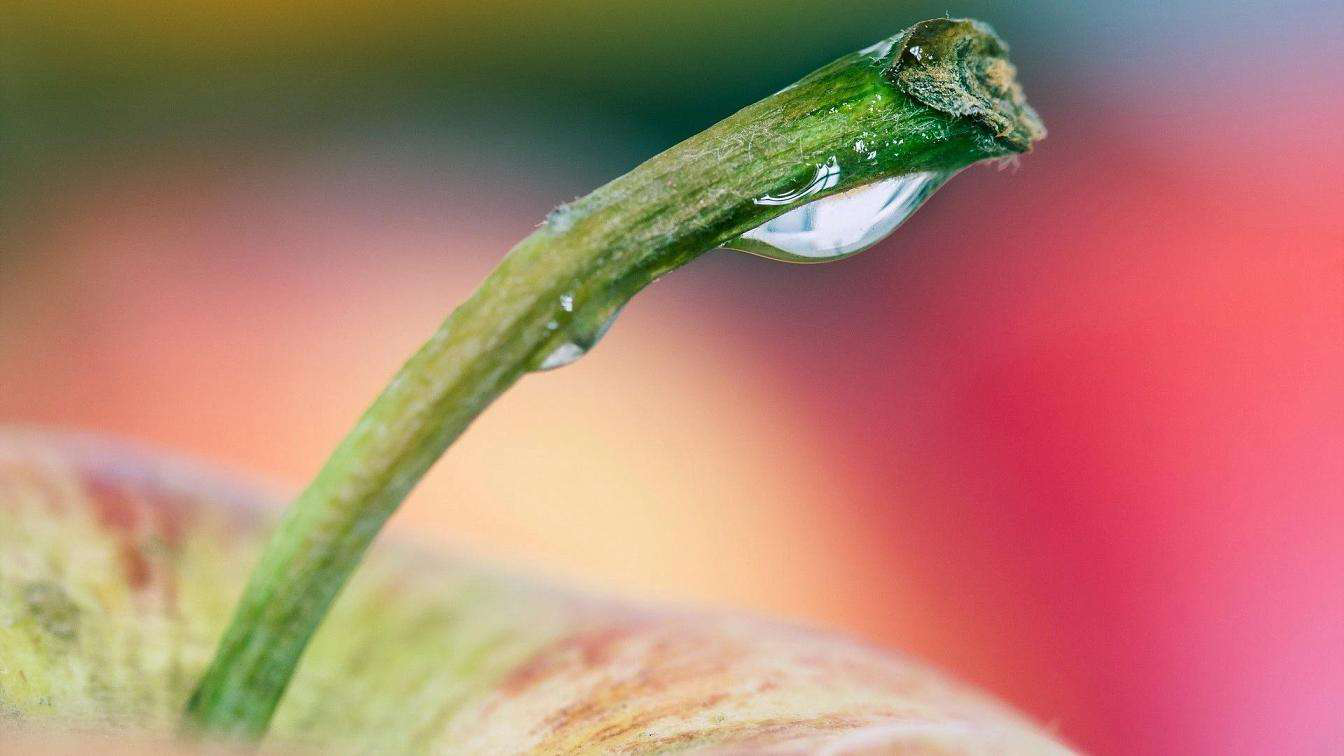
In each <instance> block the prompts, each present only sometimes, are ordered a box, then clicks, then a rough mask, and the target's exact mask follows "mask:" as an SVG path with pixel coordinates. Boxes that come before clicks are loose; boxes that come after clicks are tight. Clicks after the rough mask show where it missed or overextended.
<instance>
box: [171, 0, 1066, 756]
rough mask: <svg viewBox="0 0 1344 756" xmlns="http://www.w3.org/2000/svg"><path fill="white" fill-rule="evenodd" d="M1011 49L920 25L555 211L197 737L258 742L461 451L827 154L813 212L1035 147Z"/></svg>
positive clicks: (423, 351) (429, 385) (229, 646)
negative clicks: (518, 387) (412, 504)
mask: <svg viewBox="0 0 1344 756" xmlns="http://www.w3.org/2000/svg"><path fill="white" fill-rule="evenodd" d="M916 47H919V48H920V50H919V54H917V53H916V51H915V48H916ZM924 49H928V50H930V51H931V52H932V53H933V55H932V56H931V58H932V59H931V60H927V61H926V60H923V59H922V53H923V51H924ZM1005 50H1006V48H1005V46H1004V45H1003V43H1002V41H1000V40H999V39H998V37H997V36H995V35H994V33H993V31H992V30H990V29H989V27H988V26H986V25H984V24H981V23H979V22H973V21H965V20H957V19H934V20H932V21H925V22H921V23H919V24H915V25H914V26H912V27H910V28H909V29H906V30H905V31H903V32H901V33H900V34H897V35H896V36H894V37H891V38H889V39H887V40H884V41H883V42H881V43H878V44H876V45H873V46H871V47H869V48H866V49H865V50H861V51H859V52H856V53H853V54H850V55H847V56H845V57H843V58H841V59H839V60H837V61H835V62H834V63H831V64H830V65H827V66H825V67H823V68H821V69H819V70H818V71H816V72H814V73H812V74H810V75H808V76H806V77H805V78H803V79H802V80H800V81H799V82H798V83H796V84H794V85H793V86H791V87H789V88H787V89H785V90H783V91H781V92H779V93H777V94H775V95H772V96H770V97H767V98H766V99H764V100H761V101H760V102H758V103H756V104H754V105H751V106H749V107H747V108H745V109H744V110H742V111H740V112H738V113H737V114H735V115H733V116H730V117H729V118H727V119H725V120H724V121H722V122H720V123H718V124H716V125H714V126H712V127H710V128H709V129H707V130H705V131H703V132H701V133H700V134H698V135H696V136H694V137H691V138H690V139H688V140H686V141H684V142H682V143H680V144H678V145H676V146H674V147H672V148H671V149H669V150H667V151H666V152H663V153H662V154H660V155H657V156H655V157H654V158H652V159H650V160H648V161H647V162H645V163H643V164H642V165H640V166H638V167H637V168H635V169H634V170H632V171H631V172H630V173H628V174H626V175H624V176H622V177H620V178H618V179H616V180H614V181H612V182H611V183H609V184H606V185H605V186H603V187H601V188H599V189H597V190H596V191H594V192H592V193H591V194H589V195H588V196H586V197H583V198H582V199H579V200H576V201H575V202H573V203H570V204H567V205H563V206H561V207H559V208H557V209H556V210H555V211H554V212H552V213H551V214H550V215H549V216H547V219H546V221H545V222H544V223H543V224H542V225H541V227H539V228H538V230H537V231H536V232H534V233H533V234H532V235H530V236H529V237H527V238H526V239H524V240H523V241H522V242H520V243H519V244H518V245H517V246H515V247H514V248H513V249H512V250H511V251H510V252H509V253H508V255H507V256H506V257H505V258H504V260H503V261H502V262H501V263H500V265H499V266H498V267H497V268H496V269H495V270H494V272H492V273H491V274H490V276H489V277H488V278H487V279H486V280H485V282H484V283H483V284H482V285H481V287H480V288H479V289H478V290H477V291H476V293H475V294H473V295H472V296H471V298H470V299H468V300H467V301H466V302H464V303H463V304H462V305H461V306H459V307H458V308H457V309H456V310H454V311H453V313H452V314H451V315H449V317H448V318H447V320H445V321H444V323H443V325H442V326H440V328H439V329H438V331H437V332H435V334H434V335H433V336H432V337H431V338H430V339H429V341H428V342H426V343H425V344H424V346H422V347H421V348H420V350H419V351H417V352H416V353H415V354H414V355H413V356H412V357H411V358H410V360H409V361H408V362H407V363H406V364H405V365H404V366H403V367H402V368H401V370H400V371H398V372H397V374H396V376H395V377H394V378H393V379H392V381H391V383H390V384H389V385H388V386H387V388H386V389H384V391H383V392H382V394H381V395H379V396H378V398H377V399H376V400H375V401H374V402H373V404H372V405H371V406H370V407H369V409H368V410H367V411H366V412H365V413H364V415H363V416H362V417H361V418H360V420H359V421H358V423H357V424H356V425H355V427H354V428H353V429H352V430H351V431H350V433H349V435H347V436H346V438H345V439H344V440H343V441H342V442H341V443H340V445H339V446H338V447H337V448H336V450H335V451H334V452H333V453H332V455H331V457H330V459H329V460H328V461H327V463H326V464H325V465H324V466H323V468H322V469H321V471H320V472H319V473H318V474H317V476H316V478H315V479H314V480H313V481H312V482H311V483H310V484H309V486H308V487H307V489H305V490H304V491H303V492H302V493H301V494H300V495H299V497H298V498H297V499H296V500H295V501H294V503H293V504H292V505H291V506H290V507H289V508H288V510H287V511H286V512H285V514H284V517H283V518H282V519H281V521H280V523H279V525H278V527H277V529H276V531H275V533H274V534H273V535H272V537H271V539H270V541H269V543H268V544H267V546H266V548H265V550H264V552H263V554H262V556H261V559H260V562H259V564H258V565H257V566H256V568H255V569H254V570H253V572H252V576H251V579H250V580H249V582H248V584H247V587H246V588H245V589H244V592H243V596H242V598H241V599H240V600H239V603H238V606H237V608H236V609H235V613H234V616H233V619H232V621H231V624H230V625H229V627H228V628H227V630H226V631H225V633H224V636H223V638H222V639H221V641H220V644H219V647H218V650H217V652H216V656H215V657H214V660H213V661H212V662H211V665H210V667H209V668H208V670H207V671H206V672H205V674H204V676H203V678H202V679H201V682H200V683H199V685H198V687H197V688H196V691H195V693H194V694H193V695H192V697H191V699H190V701H189V702H188V704H187V710H186V714H185V726H186V728H187V729H188V730H190V731H200V732H205V733H207V734H216V735H224V736H231V737H238V738H245V739H255V738H259V737H261V736H262V735H263V734H264V733H265V731H266V727H267V725H268V723H269V721H270V718H271V715H272V713H273V712H274V710H275V708H276V706H277V705H278V703H279V702H280V699H281V696H282V695H283V693H284V690H285V686H286V685H287V684H288V682H289V679H290V677H291V676H292V675H293V673H294V670H295V668H296V667H297V665H298V663H299V660H300V658H301V656H302V653H303V649H304V647H305V646H306V645H307V642H308V640H309V638H310V637H311V636H312V634H313V632H314V631H315V630H316V629H317V627H318V625H319V623H320V622H321V620H322V618H323V616H325V614H326V612H327V609H328V608H329V607H330V605H331V603H332V602H333V601H334V600H335V597H336V595H337V594H338V592H339V591H340V589H341V587H342V586H343V585H344V583H345V581H346V579H347V578H348V577H349V576H350V574H351V573H352V572H353V571H354V569H355V568H356V567H357V566H358V564H359V562H360V559H361V558H362V556H363V554H364V552H365V550H366V549H367V548H368V546H369V544H370V543H371V542H372V540H373V538H374V537H375V536H376V535H377V533H378V531H379V530H380V529H381V527H382V525H383V523H384V522H385V521H386V520H387V518H388V517H389V516H391V514H392V513H393V512H394V511H395V510H396V508H397V506H398V505H399V504H400V503H401V501H402V499H404V498H405V496H406V495H407V494H408V493H409V492H410V490H411V488H412V487H413V486H414V485H415V484H416V483H417V482H418V481H419V480H420V478H421V476H423V475H424V473H425V472H426V471H427V470H428V469H429V467H430V466H431V465H432V464H433V463H434V461H435V460H437V459H438V457H439V456H440V455H441V454H442V453H443V451H444V450H445V449H446V448H447V447H448V445H449V444H450V443H452V441H453V440H454V439H456V438H457V437H458V435H460V434H461V433H462V432H463V431H464V430H465V429H466V427H467V425H468V424H469V423H470V422H471V421H472V419H474V418H475V417H476V415H478V414H479V413H480V412H481V411H482V410H484V409H485V407H486V406H487V405H489V404H490V402H491V401H493V400H494V399H495V398H496V397H498V396H499V395H500V394H501V393H503V392H504V391H505V390H507V389H508V388H509V386H511V385H512V384H513V383H514V382H515V381H516V380H518V378H519V377H520V376H522V375H523V374H524V373H526V372H528V371H531V370H535V369H537V368H538V367H539V366H540V365H541V364H542V362H543V361H544V359H545V357H546V355H548V354H550V353H551V352H553V351H554V350H555V349H556V348H557V347H558V346H560V345H561V344H565V343H568V342H574V343H580V344H582V343H585V340H586V343H591V341H592V340H594V338H595V334H597V333H598V332H599V329H600V328H601V327H602V326H603V324H605V323H607V322H608V320H609V319H610V318H611V317H612V316H613V315H614V314H615V312H616V311H617V310H619V309H620V307H621V306H622V305H624V304H625V302H626V301H627V300H629V298H630V297H632V296H634V294H636V293H637V292H638V291H639V290H640V289H642V288H643V287H644V286H646V285H647V284H648V283H649V282H651V281H653V280H654V279H656V278H657V277H659V276H661V275H663V274H664V273H666V272H668V271H670V270H672V269H674V268H676V267H679V266H681V265H683V264H685V263H687V262H689V261H691V260H693V259H695V258H696V257H698V256H699V255H700V254H702V253H704V252H706V251H708V250H710V249H713V248H715V247H717V246H719V245H720V244H722V243H724V242H726V241H728V240H730V239H733V238H736V237H737V236H740V235H741V234H742V233H744V232H746V231H748V230H750V229H752V228H755V227H756V226H759V225H760V224H762V223H764V222H766V221H768V220H770V219H771V218H773V217H775V216H777V215H780V214H782V213H784V212H787V211H789V210H790V209H792V208H793V207H794V206H795V205H787V204H786V205H779V204H774V205H769V204H760V203H758V202H756V201H755V200H756V199H757V198H761V197H765V196H779V195H781V194H785V193H787V192H788V190H790V189H791V188H796V187H797V186H798V185H799V184H800V182H805V181H806V180H807V178H808V177H810V176H812V175H813V174H814V172H815V170H816V168H817V167H818V166H820V165H823V164H826V163H827V162H828V161H831V160H836V161H838V164H839V166H840V169H841V172H840V178H839V180H838V182H837V183H836V184H835V185H834V186H833V187H830V188H829V189H828V190H827V191H826V192H824V193H819V194H813V195H811V196H810V197H808V198H807V200H808V201H812V200H816V199H819V198H821V197H823V196H826V195H828V194H834V193H839V192H843V191H848V190H850V189H853V188H855V187H858V186H862V185H864V184H867V183H871V182H873V181H877V180H880V179H883V178H887V177H890V176H896V175H902V174H907V173H915V172H920V171H930V170H955V169H959V168H962V167H964V166H966V165H969V164H971V163H974V162H978V161H980V160H985V159H990V158H996V157H1002V156H1005V155H1009V154H1014V153H1019V152H1024V151H1027V150H1028V149H1029V148H1030V146H1031V142H1032V141H1033V140H1035V139H1039V138H1040V137H1042V136H1044V128H1043V127H1042V126H1041V124H1040V120H1039V118H1037V117H1036V114H1035V113H1034V111H1032V110H1031V109H1030V107H1028V106H1027V105H1026V103H1025V101H1024V100H1023V99H1022V96H1021V90H1020V89H1019V88H1017V86H1016V84H1015V82H1014V81H1013V69H1012V66H1011V65H1010V64H1008V63H1007V61H1006V59H1005V58H1004V57H1003V56H1004V52H1005ZM941 58H946V60H942V62H940V59H941ZM860 140H862V141H863V143H864V144H865V145H867V146H868V147H869V148H868V149H865V150H864V151H862V154H860V153H859V152H856V150H854V149H853V147H854V145H855V143H856V142H858V141H860ZM800 202H801V201H800Z"/></svg>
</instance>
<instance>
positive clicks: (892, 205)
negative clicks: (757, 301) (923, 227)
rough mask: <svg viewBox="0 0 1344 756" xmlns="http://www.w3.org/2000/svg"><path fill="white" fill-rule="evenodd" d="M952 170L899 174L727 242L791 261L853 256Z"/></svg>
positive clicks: (900, 218) (885, 232) (732, 246)
mask: <svg viewBox="0 0 1344 756" xmlns="http://www.w3.org/2000/svg"><path fill="white" fill-rule="evenodd" d="M953 173H954V172H947V171H929V172H924V173H911V174H907V175H905V176H896V177H893V178H889V179H883V180H881V181H877V182H874V183H872V184H868V185H867V186H861V187H858V188H857V189H851V190H850V191H847V192H842V193H840V194H836V195H832V196H830V197H826V198H824V199H820V200H816V201H814V202H809V203H807V204H805V205H803V206H801V207H796V208H794V209H792V210H790V211H788V212H787V213H784V214H783V215H781V216H779V217H778V218H775V219H773V220H770V221H767V222H766V223H764V224H762V225H761V226H759V227H757V228H754V229H752V230H750V231H748V232H747V233H745V234H743V235H742V236H740V237H738V238H737V239H735V240H733V241H731V242H729V243H727V244H725V245H724V246H725V247H728V248H729V249H736V250H740V251H742V252H750V253H751V254H754V255H760V256H761V257H769V258H771V259H774V260H784V261H787V262H823V261H826V260H836V259H839V258H841V257H848V256H849V255H852V254H855V253H857V252H862V251H863V250H865V249H867V248H869V247H871V246H873V245H874V244H876V243H878V242H879V241H882V239H884V238H886V237H887V236H888V235H890V234H891V232H892V231H895V230H896V227H897V226H900V225H901V223H903V222H904V221H905V219H906V218H909V217H910V216H911V215H912V214H913V213H914V212H915V211H916V210H918V209H919V207H920V205H922V204H924V201H925V200H927V199H928V198H929V197H930V196H932V195H933V193H934V192H936V191H938V188H939V187H941V186H942V185H943V184H945V183H947V180H948V179H949V178H951V177H952V175H953Z"/></svg>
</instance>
